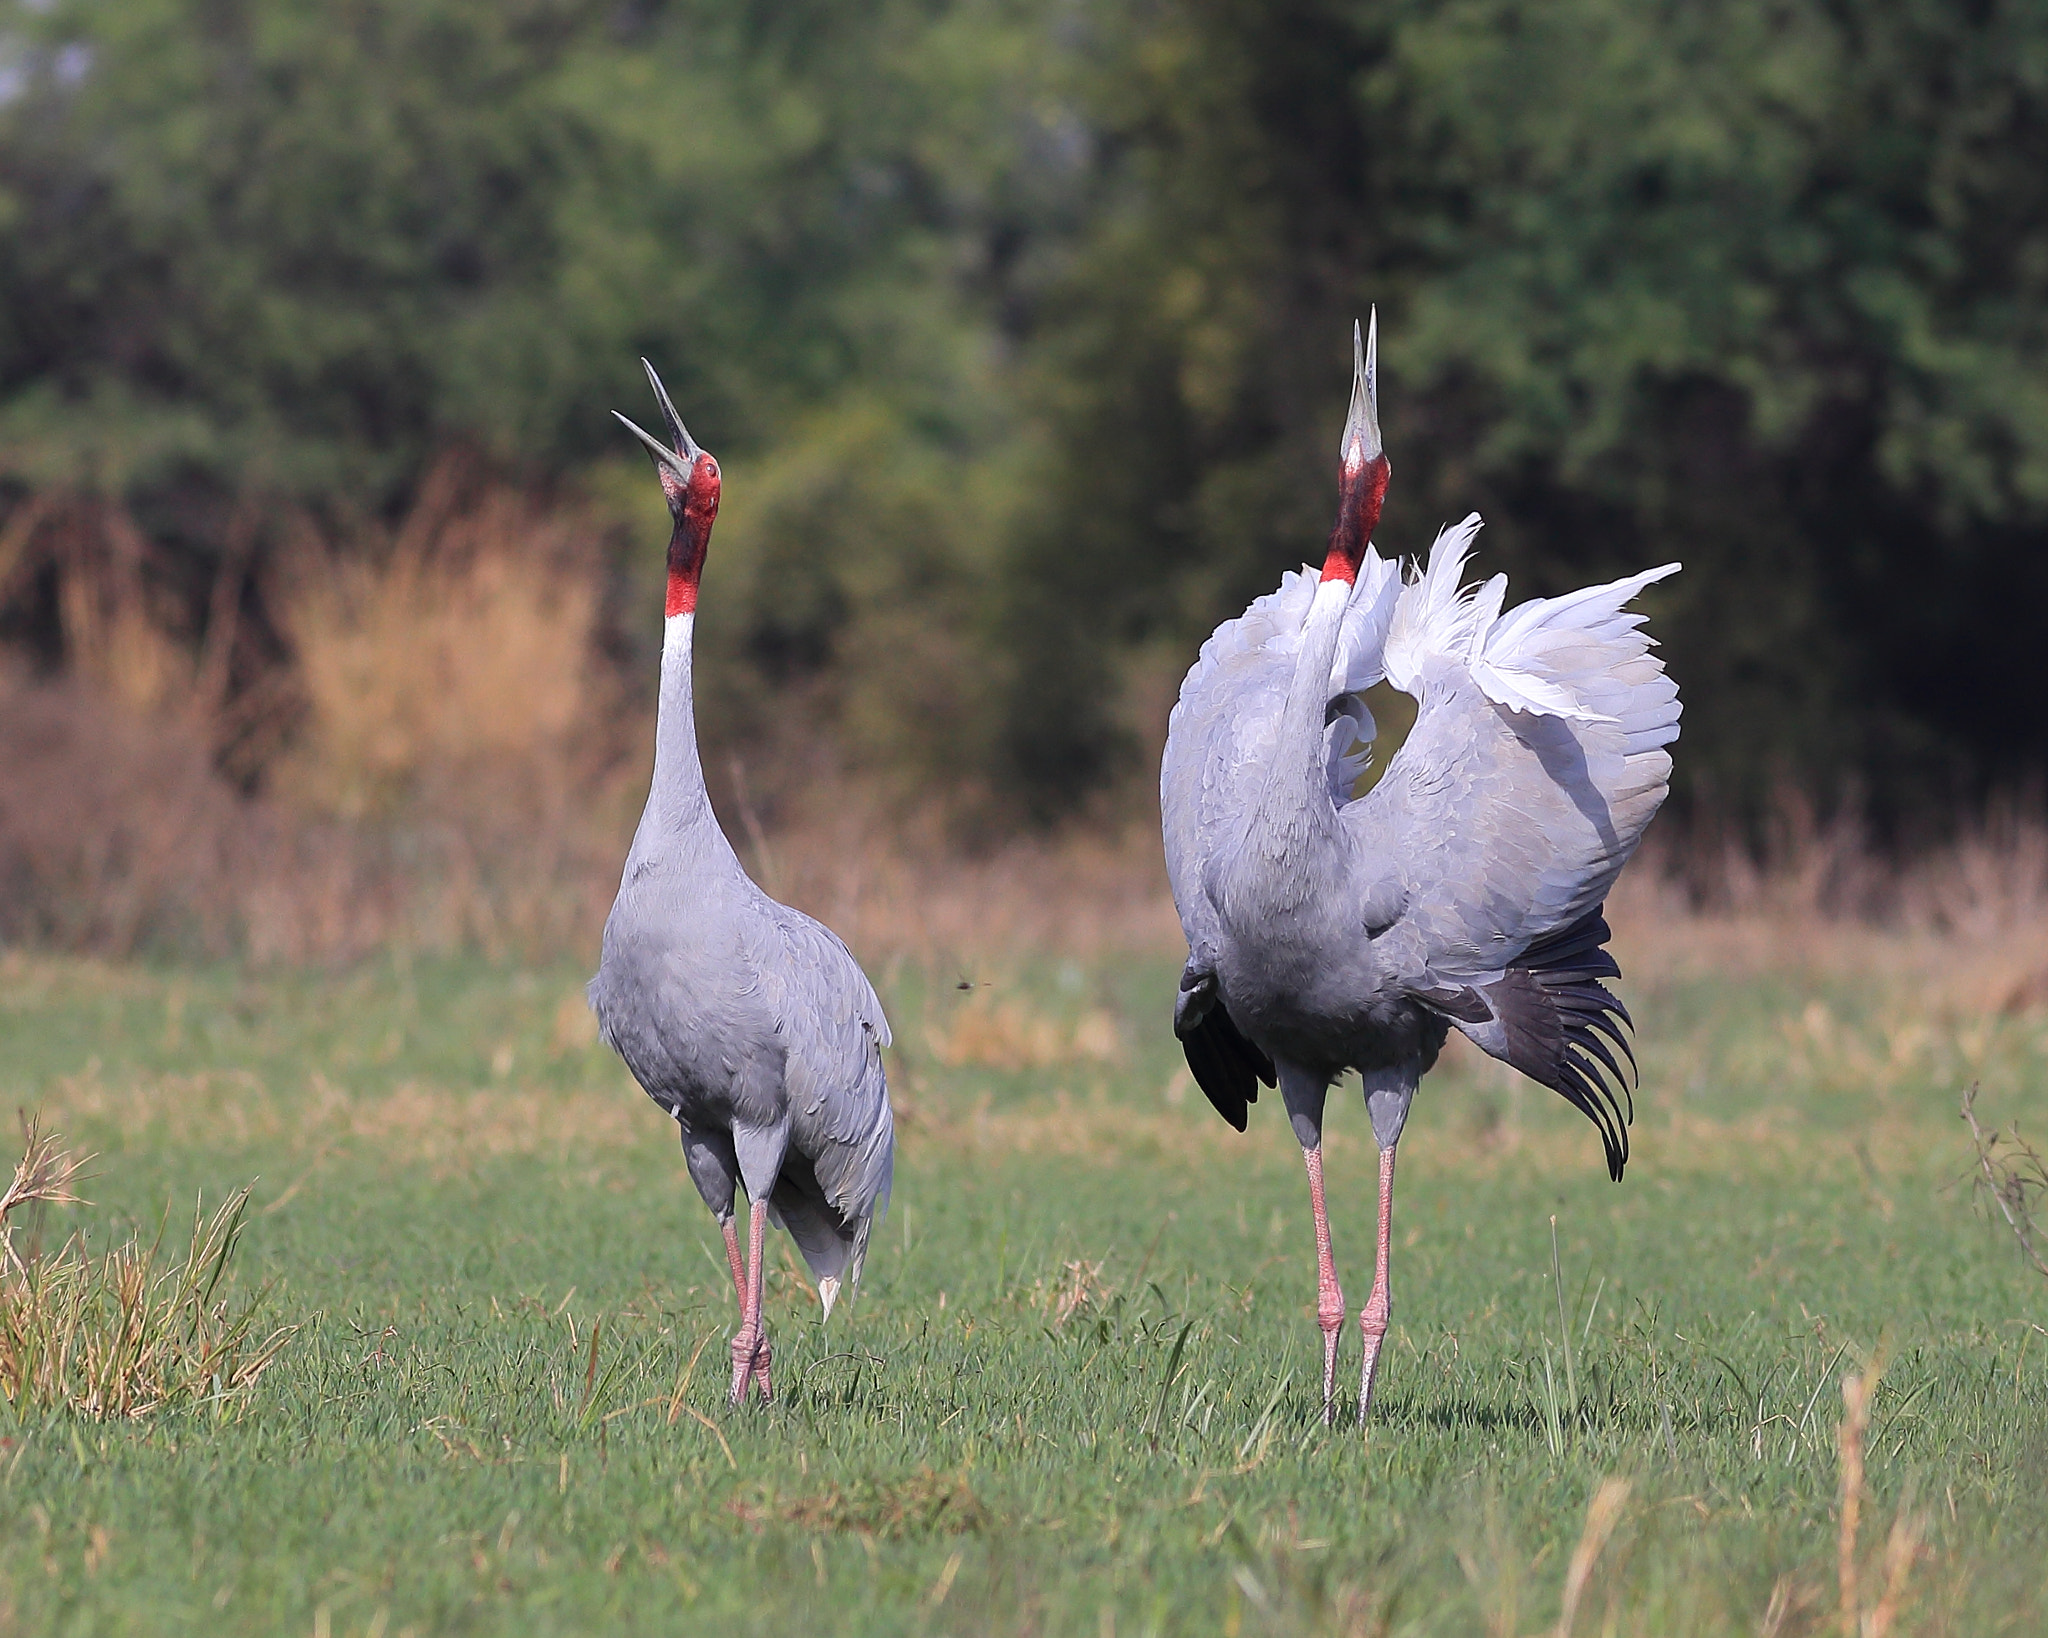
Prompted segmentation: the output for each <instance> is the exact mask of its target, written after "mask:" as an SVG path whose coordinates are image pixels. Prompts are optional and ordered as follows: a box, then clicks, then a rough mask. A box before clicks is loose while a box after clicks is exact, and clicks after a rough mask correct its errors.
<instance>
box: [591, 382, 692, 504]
mask: <svg viewBox="0 0 2048 1638" xmlns="http://www.w3.org/2000/svg"><path fill="white" fill-rule="evenodd" d="M640 366H641V368H642V369H644V370H646V372H647V381H648V385H650V386H651V387H653V388H654V396H655V399H656V401H657V402H658V403H659V404H660V405H661V416H662V419H663V420H664V421H666V422H667V423H668V433H669V437H670V438H671V439H673V440H674V444H675V447H674V448H673V449H671V448H670V447H669V446H668V445H667V444H664V443H663V442H662V441H661V440H660V439H659V438H657V437H655V436H654V435H653V434H652V433H648V432H644V431H642V430H641V429H640V428H639V427H636V426H635V425H634V424H633V423H632V422H631V421H629V420H627V419H626V418H625V416H623V415H621V414H619V412H618V411H617V410H613V411H612V418H613V419H614V420H616V421H617V422H618V423H619V425H620V426H622V427H624V428H625V429H626V430H627V431H628V432H630V433H632V435H633V436H634V437H636V438H638V439H639V440H640V441H641V442H642V443H643V444H645V445H646V446H647V451H648V453H649V454H650V455H652V456H653V457H654V460H655V464H656V465H658V466H665V467H667V468H668V469H669V470H670V471H671V472H673V473H674V474H675V475H676V476H677V477H678V478H680V479H682V481H683V482H684V483H688V482H689V481H690V469H691V468H692V467H694V466H695V465H696V464H697V457H698V456H699V455H700V454H702V453H703V451H701V450H700V449H698V447H697V440H696V439H694V438H692V437H691V436H690V429H689V428H688V427H686V426H684V425H683V418H682V417H681V416H680V415H678V414H676V407H675V405H674V404H672V403H670V402H669V398H668V389H667V388H666V387H664V386H663V385H662V384H661V377H660V376H658V375H656V374H655V373H654V366H653V365H652V364H649V363H648V362H647V360H646V359H644V358H643V359H641V360H640Z"/></svg>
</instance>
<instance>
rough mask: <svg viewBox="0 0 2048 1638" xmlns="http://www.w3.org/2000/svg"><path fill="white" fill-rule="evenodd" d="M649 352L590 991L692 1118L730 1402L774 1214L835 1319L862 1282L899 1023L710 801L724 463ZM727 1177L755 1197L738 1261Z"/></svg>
mask: <svg viewBox="0 0 2048 1638" xmlns="http://www.w3.org/2000/svg"><path fill="white" fill-rule="evenodd" d="M641 362H642V364H643V365H645V367H646V370H647V379H648V381H649V383H650V384H651V385H652V386H653V388H654V396H655V399H656V400H657V402H658V403H659V404H660V406H661V413H662V419H663V421H664V422H665V423H666V426H667V430H668V441H667V442H666V443H664V442H663V441H662V440H660V439H658V438H654V437H651V436H649V435H648V434H647V433H646V432H643V431H642V430H641V429H640V428H639V427H637V426H634V425H633V423H632V422H631V421H628V420H626V418H625V417H624V416H623V415H619V416H618V419H619V420H620V421H622V422H624V424H625V426H626V428H627V429H628V430H629V431H630V432H632V433H633V435H634V436H635V437H637V438H638V439H639V440H640V441H641V442H642V443H643V444H645V445H646V446H647V449H648V451H649V453H650V454H652V455H653V457H654V469H655V472H656V474H657V475H658V476H659V477H660V479H661V488H662V493H663V494H664V495H665V496H666V497H667V498H668V509H669V516H670V518H671V519H672V520H673V524H674V527H673V530H672V532H671V533H670V535H669V543H668V597H667V603H666V623H665V626H664V630H663V634H662V645H661V693H660V698H659V702H658V704H657V707H656V716H655V729H654V780H653V784H652V785H651V786H650V788H649V790H648V793H647V806H646V809H645V811H643V812H642V814H641V816H640V827H639V829H638V830H637V831H635V832H634V835H633V846H632V849H631V851H630V852H628V853H627V855H626V868H625V873H624V876H623V878H622V879H621V881H620V883H619V896H618V898H617V899H616V900H615V901H614V902H613V904H612V910H611V915H610V916H609V918H607V920H606V921H605V926H604V954H603V958H602V960H601V961H600V963H599V966H598V970H597V976H596V977H595V978H593V979H592V980H591V981H590V991H589V995H590V1005H591V1010H592V1011H594V1012H595V1013H596V1014H597V1021H598V1026H599V1029H600V1030H601V1032H602V1033H603V1036H604V1038H605V1040H606V1041H607V1042H609V1043H610V1044H611V1046H612V1048H613V1049H614V1050H615V1051H616V1052H617V1053H618V1054H619V1056H620V1057H621V1058H623V1059H625V1061H626V1067H627V1068H628V1069H630V1070H631V1071H632V1072H633V1078H634V1079H635V1080H637V1081H638V1082H639V1083H640V1085H641V1086H642V1087H643V1088H645V1090H646V1092H647V1095H648V1096H649V1097H650V1098H652V1099H653V1100H654V1101H655V1103H656V1104H658V1105H659V1106H660V1107H661V1108H662V1109H664V1110H666V1111H667V1112H668V1113H669V1115H670V1116H672V1117H673V1118H674V1120H675V1122H676V1124H677V1126H679V1127H680V1128H681V1129H682V1138H683V1159H684V1162H685V1164H686V1166H687V1167H688V1169H689V1173H690V1179H691V1181H692V1182H694V1183H695V1184H696V1185H697V1191H698V1192H699V1193H700V1194H701V1195H703V1197H704V1203H705V1204H706V1205H707V1206H709V1207H710V1208H711V1212H712V1215H713V1216H714V1217H716V1218H717V1219H718V1222H719V1225H720V1227H722V1228H723V1229H724V1231H725V1251H726V1259H727V1261H728V1263H729V1264H730V1265H731V1268H732V1283H733V1288H734V1290H735V1291H736V1292H737V1293H738V1294H739V1303H740V1325H739V1329H738V1331H737V1332H735V1333H734V1335H733V1339H732V1402H733V1404H734V1405H738V1404H739V1403H740V1402H741V1401H742V1400H744V1399H745V1398H746V1397H747V1393H748V1389H749V1385H750V1384H757V1385H758V1386H759V1388H760V1390H761V1397H762V1398H763V1399H764V1400H765V1399H769V1398H772V1397H773V1394H774V1387H773V1383H772V1381H771V1379H770V1376H769V1364H770V1357H771V1356H770V1351H769V1347H768V1337H767V1331H766V1327H765V1325H764V1324H763V1321H762V1317H761V1286H762V1274H763V1269H762V1261H761V1260H762V1255H763V1252H764V1250H765V1241H766V1235H767V1223H768V1220H769V1218H770V1217H773V1218H774V1219H775V1221H776V1222H778V1223H780V1224H781V1225H782V1227H784V1228H785V1229H787V1230H788V1231H789V1234H790V1237H791V1238H792V1239H794V1240H795V1241H796V1243H797V1248H798V1250H800V1251H801V1252H802V1253H803V1257H804V1261H805V1262H806V1263H808V1264H809V1265H810V1268H811V1272H812V1273H813V1274H814V1275H815V1276H816V1278H817V1282H818V1295H819V1297H820V1299H821V1300H822V1301H823V1303H824V1307H825V1314H826V1317H827V1318H830V1317H831V1313H832V1304H833V1301H834V1299H835V1298H837V1296H838V1295H839V1292H840V1289H841V1286H842V1285H846V1286H849V1287H850V1286H852V1285H854V1284H856V1283H857V1282H858V1281H859V1279H860V1271H861V1262H862V1259H863V1257H864V1255H865V1253H866V1251H867V1244H868V1234H869V1231H870V1230H871V1229H872V1227H873V1226H874V1224H875V1222H876V1220H877V1219H878V1217H879V1216H880V1214H881V1213H882V1211H883V1210H884V1209H885V1208H886V1206H887V1204H888V1198H889V1184H890V1179H891V1176H892V1173H893V1169H894V1166H895V1155H896V1133H895V1125H894V1122H893V1120H892V1118H891V1115H890V1111H889V1086H888V1081H887V1078H886V1076H885V1074H884V1072H883V1067H882V1048H883V1047H885V1046H887V1045H888V1044H889V1023H888V1020H887V1019H886V1018H884V1017H883V1015H882V1004H881V1002H880V1001H879V1000H877V999H876V997H875V991H874V986H873V985H871V984H870V983H869V982H868V980H867V976H866V974H864V973H863V972H862V971H861V969H860V963H859V962H857V961H855V960H854V958H853V956H852V955H851V954H850V953H848V951H847V948H846V946H845V945H844V944H842V943H840V941H839V939H838V938H837V937H836V936H835V935H834V934H833V933H832V932H831V931H830V929H828V928H826V927H823V926H821V925H820V924H819V923H817V922H815V921H813V920H812V919H811V918H810V917H809V916H806V915H804V914H802V913H801V912H799V911H796V910H792V909H790V908H789V907H788V906H787V905H783V904H778V903H776V901H775V900H773V899H771V898H770V897H769V896H768V895H767V894H766V893H764V892H762V891H761V889H760V888H758V887H756V886H755V885H754V883H753V881H752V880H751V879H750V878H749V877H748V875H747V873H746V871H745V870H744V869H743V868H741V865H740V861H739V857H738V855H737V854H735V853H734V852H733V850H732V844H731V843H729V842H728V841H727V840H726V838H725V832H724V831H723V830H721V829H720V828H719V824H718V819H717V816H716V815H715V814H714V813H713V812H712V810H711V799H710V797H709V796H708V795H707V794H706V792H705V789H704V768H703V764H702V763H701V762H700V761H699V759H698V752H697V724H696V716H695V709H694V705H693V703H692V692H691V669H690V651H691V639H692V636H693V633H694V628H695V625H696V611H697V586H698V580H699V577H700V576H701V575H702V574H703V571H704V557H705V552H706V550H707V548H708V547H709V545H710V542H711V525H712V522H713V520H714V519H715V518H716V517H717V516H718V494H719V482H720V480H719V471H718V462H717V461H715V460H714V459H712V457H711V456H710V455H708V454H706V453H705V452H704V451H703V450H701V449H699V448H698V447H697V445H696V442H695V441H694V440H693V439H692V438H691V437H690V434H689V433H688V431H687V430H685V428H684V426H683V423H682V420H681V418H680V417H678V416H677V414H676V412H675V406H674V405H673V404H671V403H670V402H669V397H668V393H667V392H666V390H664V388H663V387H662V384H661V379H660V377H659V376H657V375H656V374H655V373H654V366H653V365H651V364H647V363H646V361H645V360H644V359H643V360H642V361H641ZM617 413H618V412H617V411H613V414H614V415H617ZM735 1184H738V1185H740V1186H743V1187H744V1188H745V1189H746V1191H747V1200H748V1204H749V1216H748V1233H747V1260H746V1262H745V1264H744V1265H743V1264H742V1263H741V1260H740V1246H739V1236H738V1233H737V1231H736V1230H735V1228H734V1226H733V1197H734V1188H735Z"/></svg>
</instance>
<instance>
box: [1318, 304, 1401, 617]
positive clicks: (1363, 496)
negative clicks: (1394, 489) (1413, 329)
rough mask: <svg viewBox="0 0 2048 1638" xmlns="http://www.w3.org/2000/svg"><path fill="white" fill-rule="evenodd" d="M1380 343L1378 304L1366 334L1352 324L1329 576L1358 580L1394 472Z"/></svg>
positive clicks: (1326, 569) (1327, 562) (1327, 563)
mask: <svg viewBox="0 0 2048 1638" xmlns="http://www.w3.org/2000/svg"><path fill="white" fill-rule="evenodd" d="M1379 343H1380V320H1379V310H1378V309H1377V308H1374V309H1373V310H1372V312H1371V314H1370V315H1369V316H1368V317H1367V320H1366V328H1365V331H1364V334H1363V335H1361V334H1360V332H1359V328H1358V326H1357V325H1356V324H1355V323H1354V324H1353V325H1352V326H1351V413H1350V414H1349V415H1347V416H1346V417H1345V418H1344V440H1343V442H1342V443H1340V444H1339V445H1338V446H1337V460H1338V491H1337V522H1336V524H1335V525H1334V526H1333V527H1332V528H1331V530H1330V550H1329V555H1328V556H1327V557H1326V558H1325V559H1324V561H1323V578H1324V579H1325V580H1345V581H1355V580H1356V579H1357V578H1358V565H1359V564H1360V562H1362V561H1363V560H1364V557H1365V549H1366V547H1367V546H1368V545H1370V544H1371V543H1372V532H1373V530H1375V529H1377V528H1378V527H1379V522H1380V507H1381V505H1382V504H1383V503H1384V502H1385V500H1386V496H1387V479H1388V477H1389V476H1390V475H1391V474H1392V472H1393V468H1392V466H1390V465H1389V464H1388V461H1387V450H1386V445H1385V444H1384V443H1383V442H1382V441H1381V439H1380V404H1379V350H1380V348H1379Z"/></svg>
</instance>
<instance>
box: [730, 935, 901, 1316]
mask: <svg viewBox="0 0 2048 1638" xmlns="http://www.w3.org/2000/svg"><path fill="white" fill-rule="evenodd" d="M768 903H769V904H771V905H772V906H773V911H774V927H775V936H776V939H777V942H778V944H779V946H780V949H779V952H778V954H779V956H780V959H779V960H771V961H763V962H761V963H759V971H760V973H761V982H762V990H763V999H764V1000H766V1001H767V1002H768V1004H769V1006H770V1008H771V1009H772V1011H773V1014H774V1018H775V1029H776V1031H777V1033H778V1034H779V1035H780V1036H781V1037H782V1043H783V1051H784V1068H783V1085H784V1088H785V1090H786V1091H787V1093H788V1097H789V1121H790V1148H791V1150H793V1151H794V1152H795V1154H797V1155H799V1156H801V1157H802V1158H803V1159H804V1160H805V1161H807V1162H808V1163H809V1164H808V1171H809V1174H810V1175H809V1176H808V1177H806V1176H805V1175H804V1173H803V1170H802V1169H800V1168H795V1167H791V1166H789V1165H788V1164H787V1162H785V1167H784V1179H785V1182H786V1184H787V1187H785V1186H784V1184H782V1183H779V1184H778V1185H777V1187H776V1191H775V1196H774V1199H773V1201H772V1205H773V1207H774V1209H775V1214H776V1216H777V1217H778V1218H779V1219H780V1220H781V1222H782V1224H783V1226H784V1227H785V1228H787V1229H788V1230H789V1232H790V1235H791V1237H792V1238H794V1239H795V1241H796V1242H797V1245H798V1247H799V1249H801V1250H802V1252H803V1254H804V1260H805V1261H806V1262H808V1263H809V1264H810V1265H811V1268H812V1270H813V1272H815V1273H816V1274H817V1276H818V1278H819V1287H820V1291H821V1293H824V1292H825V1283H826V1282H827V1281H831V1282H832V1285H831V1291H830V1293H829V1294H827V1295H826V1311H827V1313H828V1314H829V1313H830V1311H831V1301H832V1297H833V1296H836V1294H837V1291H838V1282H839V1281H840V1280H841V1279H842V1278H848V1279H851V1280H854V1281H858V1280H859V1278H860V1265H861V1259H862V1256H863V1254H864V1253H865V1251H866V1248H867V1239H868V1232H869V1229H870V1227H871V1226H872V1224H873V1221H874V1219H875V1218H877V1217H879V1216H880V1215H881V1213H882V1212H883V1210H884V1209H885V1208H886V1207H887V1205H888V1199H889V1189H890V1184H891V1181H892V1178H893V1175H894V1169H895V1153H896V1128H895V1122H894V1119H893V1117H892V1116H891V1114H890V1110H889V1084H888V1078H887V1075H886V1073H885V1071H884V1069H883V1064H882V1048H883V1047H885V1046H887V1045H888V1044H889V1039H890V1037H889V1021H888V1019H887V1018H886V1017H885V1016H884V1015H883V1012H882V1003H881V1001H880V999H879V998H878V997H877V996H876V995H875V991H874V986H873V985H872V984H870V983H869V982H868V979H867V975H866V974H865V973H864V972H862V971H861V967H860V963H859V962H857V961H855V960H854V958H853V955H852V953H851V952H850V951H849V950H848V949H847V948H846V946H845V945H844V944H842V943H841V942H840V941H839V938H838V936H837V935H836V934H834V933H833V932H832V930H831V929H830V928H828V927H824V926H822V925H820V924H819V923H818V922H815V921H813V920H812V919H811V918H810V917H809V916H806V915H804V914H803V913H802V912H800V911H797V910H792V909H790V908H788V907H787V906H786V905H780V904H774V901H772V900H770V901H768ZM812 1182H815V1185H816V1194H815V1195H813V1194H812V1192H811V1189H810V1187H809V1186H808V1185H809V1184H811V1183H812Z"/></svg>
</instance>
